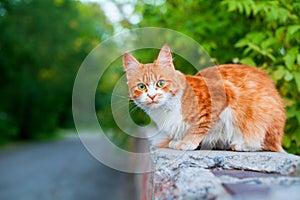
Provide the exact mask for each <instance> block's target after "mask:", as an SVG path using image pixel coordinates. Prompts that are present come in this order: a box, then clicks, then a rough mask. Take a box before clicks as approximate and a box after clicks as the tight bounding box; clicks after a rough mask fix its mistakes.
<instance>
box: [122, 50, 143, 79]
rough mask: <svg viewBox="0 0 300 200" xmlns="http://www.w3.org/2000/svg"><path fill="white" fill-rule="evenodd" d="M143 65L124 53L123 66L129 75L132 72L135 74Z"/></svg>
mask: <svg viewBox="0 0 300 200" xmlns="http://www.w3.org/2000/svg"><path fill="white" fill-rule="evenodd" d="M140 65H141V64H140V63H139V61H137V60H136V59H135V58H134V57H133V56H132V55H131V54H129V53H124V56H123V66H124V68H125V71H126V74H127V75H129V74H130V73H131V72H135V71H136V70H137V68H138V67H139V66H140Z"/></svg>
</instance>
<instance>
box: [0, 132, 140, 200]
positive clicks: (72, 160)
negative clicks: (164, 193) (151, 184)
mask: <svg viewBox="0 0 300 200" xmlns="http://www.w3.org/2000/svg"><path fill="white" fill-rule="evenodd" d="M134 194H135V191H134V184H133V175H132V174H127V173H123V172H119V171H116V170H113V169H110V168H108V167H106V166H104V165H103V164H101V163H100V162H99V161H97V160H96V159H94V158H93V157H92V156H91V155H90V154H89V153H88V152H87V150H86V149H85V148H84V146H83V145H82V144H81V142H80V140H79V139H78V138H77V137H75V136H74V137H68V138H66V139H63V140H60V141H55V142H43V143H34V144H27V145H22V146H20V147H16V148H10V149H7V150H2V151H0V200H19V199H20V200H48V199H49V200H56V199H58V200H60V199H61V200H82V199H84V200H100V199H103V200H110V199H112V200H115V199H116V200H118V199H122V200H126V199H130V200H131V199H135V196H134Z"/></svg>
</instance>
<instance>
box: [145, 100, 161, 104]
mask: <svg viewBox="0 0 300 200" xmlns="http://www.w3.org/2000/svg"><path fill="white" fill-rule="evenodd" d="M158 103H159V102H158V101H157V100H153V101H151V102H148V103H147V105H155V104H158Z"/></svg>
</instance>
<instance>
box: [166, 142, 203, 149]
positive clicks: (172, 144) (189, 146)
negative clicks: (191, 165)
mask: <svg viewBox="0 0 300 200" xmlns="http://www.w3.org/2000/svg"><path fill="white" fill-rule="evenodd" d="M169 147H170V148H172V149H177V150H183V151H191V150H195V149H196V148H197V147H198V146H197V145H195V144H193V143H192V142H189V141H188V142H184V141H180V140H179V141H176V140H171V141H170V142H169Z"/></svg>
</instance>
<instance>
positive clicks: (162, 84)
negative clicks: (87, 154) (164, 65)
mask: <svg viewBox="0 0 300 200" xmlns="http://www.w3.org/2000/svg"><path fill="white" fill-rule="evenodd" d="M165 85H166V82H165V81H164V80H159V81H157V83H156V86H157V87H159V88H162V87H164V86H165Z"/></svg>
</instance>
